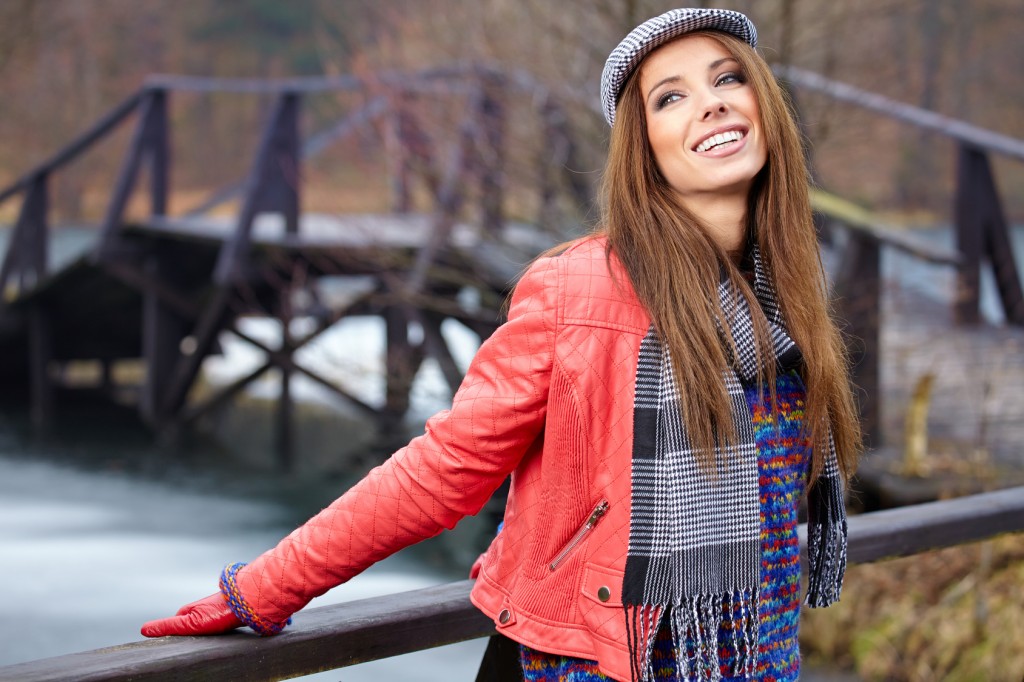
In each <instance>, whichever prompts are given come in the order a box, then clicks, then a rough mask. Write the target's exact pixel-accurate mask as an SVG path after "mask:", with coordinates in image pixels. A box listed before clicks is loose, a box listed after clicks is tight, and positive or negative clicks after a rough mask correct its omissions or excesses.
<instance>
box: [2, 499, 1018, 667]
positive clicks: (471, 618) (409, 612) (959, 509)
mask: <svg viewBox="0 0 1024 682" xmlns="http://www.w3.org/2000/svg"><path fill="white" fill-rule="evenodd" d="M849 528H850V543H849V559H850V561H851V562H853V563H864V562H869V561H878V560H881V559H887V558H893V557H900V556H908V555H912V554H917V553H920V552H924V551H929V550H932V549H938V548H942V547H948V546H951V545H955V544H960V543H964V542H976V541H980V540H984V539H988V538H991V537H994V536H996V535H1001V534H1004V533H1010V532H1021V531H1024V487H1021V488H1010V489H1007V490H1001V491H997V492H991V493H984V494H981V495H972V496H970V497H964V498H960V499H956V500H947V501H942V502H931V503H928V504H922V505H915V506H913V507H903V508H901V509H893V510H888V511H883V512H875V513H872V514H864V515H861V516H854V517H852V518H851V519H850V522H849ZM800 534H801V550H802V551H804V550H805V549H806V528H805V527H804V526H801V527H800ZM805 564H806V562H805ZM472 586H473V582H472V581H470V580H463V581H460V582H455V583H449V584H447V585H438V586H436V587H429V588H426V589H422V590H414V591H411V592H403V593H399V594H392V595H386V596H382V597H376V598H373V599H364V600H359V601H353V602H348V603H345V604H336V605H332V606H324V607H320V608H315V609H307V610H305V611H300V612H299V613H297V614H295V616H294V622H293V624H292V626H290V627H289V628H288V629H286V630H285V631H284V632H283V633H282V634H280V635H278V636H276V637H269V638H261V637H258V636H256V635H254V634H252V633H250V632H249V631H248V630H245V631H236V632H233V633H230V634H227V635H222V636H218V637H166V638H161V639H156V640H148V641H142V642H132V643H129V644H124V645H121V646H117V647H111V648H107V649H98V650H95V651H87V652H83V653H78V654H70V655H67V656H59V657H56V658H49V659H44V660H40V661H30V662H28V663H20V664H17V665H13V666H7V667H5V668H0V679H5V680H6V679H10V680H20V681H21V682H51V681H54V682H55V681H57V680H60V681H63V680H67V679H75V680H79V681H81V682H107V681H114V680H138V681H142V680H146V681H161V682H163V681H178V680H195V679H245V680H254V681H257V680H277V679H284V678H286V677H294V676H298V675H305V674H310V673H315V672H320V671H323V670H329V669H333V668H340V667H344V666H349V665H354V664H356V663H364V662H366V661H371V660H377V659H380V658H386V657H390V656H397V655H400V654H405V653H410V652H412V651H420V650H423V649H427V648H431V647H435V646H442V645H445V644H452V643H455V642H461V641H465V640H468V639H475V638H478V637H485V636H487V635H489V634H491V633H492V632H493V631H494V625H493V623H492V622H491V621H490V619H488V618H486V617H485V616H484V615H483V614H481V613H480V612H479V611H478V610H477V609H476V607H474V606H473V605H472V604H471V603H470V601H469V592H470V590H471V589H472ZM341 589H344V588H341Z"/></svg>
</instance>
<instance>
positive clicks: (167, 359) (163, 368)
mask: <svg viewBox="0 0 1024 682" xmlns="http://www.w3.org/2000/svg"><path fill="white" fill-rule="evenodd" d="M111 264H112V263H111ZM143 268H144V271H145V274H144V275H142V276H141V277H140V279H142V280H143V281H144V282H145V285H144V288H143V294H142V357H143V359H144V361H145V367H146V377H145V380H144V382H143V385H142V392H141V394H140V396H139V411H140V412H141V414H142V418H143V419H144V420H145V421H146V422H148V423H149V424H151V425H154V426H156V425H159V424H161V423H163V421H164V420H165V418H166V417H167V416H168V415H166V414H165V413H164V412H163V408H164V405H163V403H162V397H163V395H164V392H165V391H166V390H167V388H168V386H169V384H170V381H171V377H172V376H173V372H174V367H175V364H176V363H177V361H178V358H179V357H180V356H181V353H182V350H181V342H182V340H183V339H184V338H185V337H186V336H187V335H188V332H189V329H190V327H191V325H190V320H192V319H194V306H192V305H191V304H189V303H188V302H187V301H182V302H181V303H182V304H183V306H186V309H185V310H181V309H179V308H178V307H177V306H176V305H174V304H169V303H168V299H171V300H177V299H178V298H184V297H181V296H180V295H179V294H177V292H175V291H174V289H173V284H172V282H174V281H175V280H176V279H177V267H176V265H175V264H174V263H172V262H170V261H169V260H168V259H167V258H166V257H164V256H162V255H161V254H159V253H154V254H151V255H149V256H148V257H147V258H146V259H145V262H144V264H143ZM112 270H114V271H117V272H123V271H127V272H129V273H134V272H135V271H134V269H132V268H131V267H129V266H123V267H114V268H112Z"/></svg>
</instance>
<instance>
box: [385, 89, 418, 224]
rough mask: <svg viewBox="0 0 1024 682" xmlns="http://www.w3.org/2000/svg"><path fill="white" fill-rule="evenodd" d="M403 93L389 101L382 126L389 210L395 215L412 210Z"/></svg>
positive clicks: (404, 94)
mask: <svg viewBox="0 0 1024 682" xmlns="http://www.w3.org/2000/svg"><path fill="white" fill-rule="evenodd" d="M406 96H407V93H405V92H401V91H400V92H399V93H398V94H397V96H395V97H392V98H391V100H390V104H391V110H390V112H389V115H388V117H387V121H386V124H385V126H384V149H385V150H387V161H388V175H389V179H390V180H391V182H390V185H391V210H392V211H394V212H395V213H408V212H409V211H411V210H412V195H411V192H410V189H409V185H410V171H411V168H410V166H411V164H410V163H409V155H410V153H411V150H410V149H409V147H408V145H407V144H406V140H405V135H404V134H403V133H404V131H405V128H406V119H407V118H408V116H409V114H408V113H407V112H406V111H405V107H404V106H403V100H404V99H405V97H406Z"/></svg>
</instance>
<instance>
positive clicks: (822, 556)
mask: <svg viewBox="0 0 1024 682" xmlns="http://www.w3.org/2000/svg"><path fill="white" fill-rule="evenodd" d="M752 258H753V261H754V294H755V296H756V298H757V300H758V303H759V304H760V307H761V310H762V311H763V313H764V315H765V317H766V318H767V320H768V328H769V334H770V338H771V342H772V350H773V353H774V357H775V359H776V361H777V363H778V371H779V372H784V371H788V370H789V369H792V368H795V367H797V366H799V364H800V363H801V362H802V356H801V354H800V350H799V348H797V346H796V344H795V343H794V342H793V340H792V339H791V338H790V337H789V334H788V333H787V332H786V329H785V325H784V324H783V320H782V315H781V312H780V310H779V306H778V303H777V301H776V298H775V294H774V290H773V287H772V284H771V281H770V279H769V277H768V276H767V273H766V272H765V271H764V267H763V265H762V262H761V258H760V254H759V253H758V251H757V249H756V247H755V248H754V250H753V253H752ZM718 295H719V302H720V304H721V307H722V312H723V314H724V317H725V319H726V321H727V322H728V324H729V330H730V333H731V337H732V339H733V344H731V345H730V344H728V343H726V344H725V347H726V348H727V349H728V350H727V357H728V358H729V360H730V363H729V366H728V367H726V368H724V369H723V372H722V374H723V380H724V382H725V386H726V388H727V389H728V392H729V397H730V400H731V403H732V419H733V423H734V424H735V433H736V441H735V442H734V443H733V444H732V445H731V446H730V447H728V448H720V449H718V450H717V451H716V452H715V457H714V462H715V468H716V470H717V471H716V474H715V475H709V474H708V472H707V471H706V469H703V468H702V467H701V465H700V463H699V462H698V460H697V457H696V453H695V450H694V448H693V447H692V445H691V442H690V439H689V437H688V435H687V433H686V425H685V424H684V423H683V419H682V412H681V410H680V404H679V387H678V386H677V385H676V381H675V377H674V374H673V370H672V358H671V357H670V356H669V353H668V351H667V349H666V348H665V347H664V346H663V345H662V343H661V342H660V341H659V339H658V337H657V335H656V334H655V331H654V327H653V326H652V327H651V330H650V331H649V332H648V333H647V335H646V337H644V339H643V341H642V342H641V344H640V358H639V361H638V365H637V377H636V398H635V403H634V425H633V458H632V493H631V500H632V511H631V515H630V527H629V553H628V556H627V558H626V573H625V578H624V580H623V588H622V594H623V604H624V605H625V609H626V617H627V620H628V622H627V626H628V627H627V631H628V632H629V642H628V644H629V650H630V656H631V658H632V661H633V664H632V665H633V678H634V679H635V680H648V679H650V678H651V676H652V669H651V651H652V648H653V645H654V639H655V636H656V634H657V631H658V628H659V627H660V625H661V623H662V621H663V619H665V620H667V621H668V623H669V624H670V626H671V629H672V638H673V642H674V644H675V648H676V652H677V657H678V664H679V667H680V672H681V674H682V675H683V677H684V679H690V678H691V677H692V678H695V679H698V680H718V679H720V678H721V672H720V666H719V660H718V633H719V625H720V624H721V623H722V621H723V617H727V618H729V619H730V620H733V621H734V623H735V627H733V628H732V629H731V630H730V632H731V633H732V638H733V641H732V644H733V648H734V650H735V651H736V658H735V660H734V669H733V673H732V674H733V675H736V676H742V675H744V674H749V673H751V672H752V671H753V670H754V667H755V665H756V657H757V645H758V627H759V622H758V615H757V601H758V586H759V584H760V566H761V540H760V533H761V525H760V497H759V485H758V467H757V445H756V440H755V435H754V425H753V421H752V418H751V415H750V410H749V408H748V406H747V402H746V398H745V397H744V390H743V387H744V384H746V385H750V384H751V383H752V382H755V381H757V367H758V358H757V353H756V345H755V342H754V326H753V321H752V319H751V311H750V307H749V306H748V304H747V301H746V299H745V297H743V296H741V295H739V294H738V293H737V292H736V291H735V288H734V285H733V284H732V283H731V282H730V280H729V278H728V277H723V281H722V282H721V283H720V284H719V287H718ZM720 331H721V330H720ZM732 347H734V348H735V352H733V350H732ZM828 441H829V452H828V453H827V454H826V457H825V466H824V470H823V473H822V474H821V476H820V477H819V478H818V480H817V482H816V484H815V485H814V487H813V488H812V489H811V491H810V493H809V498H808V505H809V522H808V559H809V563H810V566H809V571H808V572H809V582H808V589H807V595H806V603H808V604H809V605H811V606H827V605H828V604H831V603H832V602H834V601H836V600H837V599H838V598H839V592H840V589H841V586H842V581H843V574H844V572H845V568H846V512H845V508H844V505H843V485H842V478H841V476H840V473H839V467H838V464H837V460H836V453H835V446H834V444H833V441H832V437H831V435H830V436H829V439H828Z"/></svg>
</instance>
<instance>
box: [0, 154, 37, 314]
mask: <svg viewBox="0 0 1024 682" xmlns="http://www.w3.org/2000/svg"><path fill="white" fill-rule="evenodd" d="M48 190H49V176H48V175H47V174H46V173H42V174H40V175H38V176H37V177H35V178H34V179H33V180H32V181H31V182H30V183H29V184H28V190H27V191H26V193H25V198H24V200H23V201H22V204H21V210H20V211H19V212H18V219H17V222H15V224H14V229H13V230H12V232H11V238H10V241H9V242H8V244H7V253H6V254H5V255H4V261H3V265H2V266H0V294H5V290H6V288H7V283H8V280H9V279H10V278H11V277H12V276H15V275H17V277H18V294H23V293H24V292H25V290H26V289H28V288H29V287H31V286H34V285H35V284H36V283H38V282H39V281H41V280H42V279H43V276H44V275H45V274H46V269H47V251H48V248H47V247H48V244H49V225H48V222H47V220H46V215H47V212H48V210H49V191H48ZM5 302H6V301H5V296H0V305H3V303H5Z"/></svg>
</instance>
